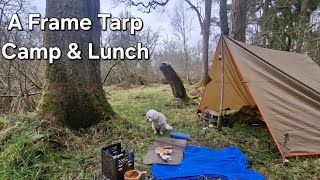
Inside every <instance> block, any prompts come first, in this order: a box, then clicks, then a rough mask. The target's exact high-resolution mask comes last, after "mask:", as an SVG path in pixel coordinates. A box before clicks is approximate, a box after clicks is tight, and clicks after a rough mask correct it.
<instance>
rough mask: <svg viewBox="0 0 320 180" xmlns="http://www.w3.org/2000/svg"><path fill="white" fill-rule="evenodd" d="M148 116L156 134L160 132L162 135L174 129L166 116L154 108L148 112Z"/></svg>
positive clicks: (148, 120)
mask: <svg viewBox="0 0 320 180" xmlns="http://www.w3.org/2000/svg"><path fill="white" fill-rule="evenodd" d="M146 117H147V122H151V123H152V129H153V131H154V134H157V132H159V133H160V134H161V135H162V134H163V132H164V131H166V130H172V129H173V128H172V127H171V126H170V125H169V124H167V119H166V117H165V116H164V115H163V114H162V113H160V112H158V111H156V110H154V109H151V110H149V111H148V112H147V114H146Z"/></svg>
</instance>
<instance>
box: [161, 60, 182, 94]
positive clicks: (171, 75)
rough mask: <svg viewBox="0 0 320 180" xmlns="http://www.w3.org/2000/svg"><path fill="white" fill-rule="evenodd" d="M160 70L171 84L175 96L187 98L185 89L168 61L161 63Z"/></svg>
mask: <svg viewBox="0 0 320 180" xmlns="http://www.w3.org/2000/svg"><path fill="white" fill-rule="evenodd" d="M160 70H161V72H162V74H163V75H164V77H165V78H166V80H167V81H168V83H169V84H170V86H171V89H172V93H173V96H174V97H175V98H180V99H187V93H186V89H185V88H184V86H183V83H182V81H181V78H180V77H179V76H178V74H177V73H176V72H175V70H174V69H173V68H172V67H171V65H170V64H168V63H162V64H161V66H160Z"/></svg>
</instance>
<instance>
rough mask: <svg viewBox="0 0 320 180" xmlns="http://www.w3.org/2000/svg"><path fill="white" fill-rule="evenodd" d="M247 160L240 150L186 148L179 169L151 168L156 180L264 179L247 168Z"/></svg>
mask: <svg viewBox="0 0 320 180" xmlns="http://www.w3.org/2000/svg"><path fill="white" fill-rule="evenodd" d="M247 165H248V160H247V158H246V156H245V155H244V154H243V153H242V152H241V151H240V149H239V148H237V147H228V148H225V149H222V150H213V149H208V148H202V147H196V146H187V148H186V151H185V153H184V158H183V160H182V163H181V164H180V165H178V166H172V165H161V164H153V165H152V175H153V176H154V177H155V178H157V179H176V180H180V179H188V180H189V179H190V180H193V179H199V178H203V177H207V178H221V179H237V180H250V179H252V180H260V179H261V180H265V179H266V178H265V177H264V176H262V175H261V174H260V173H258V172H257V171H253V170H250V169H247Z"/></svg>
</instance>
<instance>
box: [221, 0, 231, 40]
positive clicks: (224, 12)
mask: <svg viewBox="0 0 320 180" xmlns="http://www.w3.org/2000/svg"><path fill="white" fill-rule="evenodd" d="M219 14H220V26H221V34H223V35H225V36H229V23H228V4H227V0H220V13H219Z"/></svg>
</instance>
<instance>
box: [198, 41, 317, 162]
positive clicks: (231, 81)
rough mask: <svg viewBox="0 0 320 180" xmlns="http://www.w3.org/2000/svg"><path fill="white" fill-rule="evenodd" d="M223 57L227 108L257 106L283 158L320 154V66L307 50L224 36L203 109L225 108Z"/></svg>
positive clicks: (205, 93) (203, 100)
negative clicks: (289, 49)
mask: <svg viewBox="0 0 320 180" xmlns="http://www.w3.org/2000/svg"><path fill="white" fill-rule="evenodd" d="M222 46H223V47H222ZM222 51H223V52H222ZM222 61H224V66H223V67H224V68H223V69H224V70H223V71H224V73H223V74H224V98H223V99H224V101H223V109H226V108H230V109H240V108H241V107H243V106H257V107H258V108H259V111H260V113H261V114H262V116H263V119H264V121H265V122H266V124H267V126H268V128H269V131H270V133H271V135H272V137H273V139H274V141H275V143H276V145H277V147H278V149H279V151H280V153H281V155H282V156H283V157H289V156H304V155H318V154H320V67H319V66H318V65H317V64H316V63H315V62H314V61H313V60H312V59H311V58H310V57H309V56H308V55H307V54H297V53H292V52H283V51H277V50H271V49H266V48H260V47H256V46H251V45H247V44H245V43H242V42H238V41H235V40H232V39H229V38H227V37H221V38H220V41H219V44H218V46H217V50H216V53H215V56H214V59H213V62H212V67H211V70H210V73H209V77H210V78H209V79H210V81H209V83H208V84H207V85H206V88H205V91H204V94H203V97H202V100H201V103H200V106H199V110H200V111H204V110H213V111H218V112H219V111H220V96H221V89H222V85H221V81H222V80H221V76H222V64H223V63H222Z"/></svg>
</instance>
